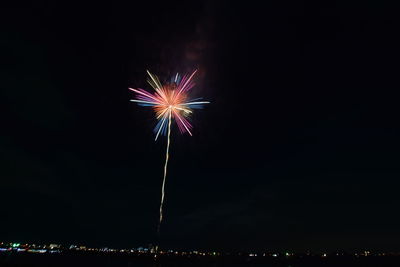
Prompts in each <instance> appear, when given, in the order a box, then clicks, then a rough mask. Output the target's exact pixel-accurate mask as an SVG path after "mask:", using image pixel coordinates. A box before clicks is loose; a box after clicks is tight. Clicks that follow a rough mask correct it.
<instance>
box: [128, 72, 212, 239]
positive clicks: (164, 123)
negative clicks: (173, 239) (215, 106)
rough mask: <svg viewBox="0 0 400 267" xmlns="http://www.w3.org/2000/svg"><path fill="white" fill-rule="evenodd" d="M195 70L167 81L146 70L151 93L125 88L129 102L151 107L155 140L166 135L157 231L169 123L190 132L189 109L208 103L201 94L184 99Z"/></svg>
mask: <svg viewBox="0 0 400 267" xmlns="http://www.w3.org/2000/svg"><path fill="white" fill-rule="evenodd" d="M196 72H197V70H196V71H194V72H193V73H192V74H190V75H189V74H185V75H183V76H182V77H181V76H180V75H179V74H178V73H177V74H176V75H175V76H173V77H172V78H171V81H170V82H169V83H165V84H161V82H160V80H159V79H158V77H157V76H155V75H153V74H151V73H150V72H149V71H147V74H148V75H149V79H148V80H147V82H148V83H149V84H150V85H151V87H153V89H154V90H155V92H154V93H150V92H148V91H146V90H143V89H140V88H139V89H133V88H129V90H132V91H133V92H135V93H136V98H135V99H132V100H131V101H132V102H136V103H138V104H139V105H140V106H146V107H152V108H153V110H154V112H155V114H156V119H157V120H158V122H157V124H156V126H155V128H154V133H155V136H156V137H155V140H157V139H158V137H159V136H160V135H164V136H165V135H166V136H167V149H166V154H165V164H164V177H163V183H162V187H161V202H160V219H159V223H158V228H157V231H158V233H159V232H160V226H161V222H162V219H163V204H164V196H165V191H164V189H165V180H166V178H167V167H168V160H169V146H170V143H171V140H170V136H171V124H172V121H175V123H176V125H177V126H178V128H179V131H180V132H181V133H182V134H183V133H188V134H189V135H192V128H193V126H192V124H191V123H190V122H189V121H188V117H189V116H190V115H191V114H192V113H193V109H200V108H202V107H203V105H204V104H208V103H210V102H208V101H201V98H196V99H191V100H189V99H188V96H187V92H188V91H189V90H190V89H191V88H193V86H194V85H195V84H194V82H193V77H194V75H195V74H196Z"/></svg>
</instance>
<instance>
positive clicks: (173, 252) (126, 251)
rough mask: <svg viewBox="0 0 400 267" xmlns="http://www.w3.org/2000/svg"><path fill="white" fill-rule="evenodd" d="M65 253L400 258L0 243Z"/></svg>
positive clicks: (6, 247)
mask: <svg viewBox="0 0 400 267" xmlns="http://www.w3.org/2000/svg"><path fill="white" fill-rule="evenodd" d="M14 252H19V253H38V254H45V253H65V252H88V253H90V252H97V253H119V254H134V255H160V256H161V255H165V256H186V257H188V256H189V257H190V256H211V257H217V256H240V257H252V258H253V257H271V258H294V257H307V256H308V257H321V258H327V257H343V256H352V257H369V256H400V252H399V253H396V252H386V253H383V252H379V253H372V252H371V251H369V250H361V251H359V252H355V253H345V252H333V253H326V252H323V253H311V252H307V253H293V252H288V251H287V252H261V253H256V252H253V253H243V252H242V253H228V252H224V253H223V252H216V251H199V250H191V251H177V250H171V249H169V250H158V251H156V247H155V246H152V245H149V246H147V247H138V248H131V249H115V248H108V247H102V248H91V247H87V246H83V245H69V246H63V245H60V244H47V245H37V244H28V243H6V242H0V253H14Z"/></svg>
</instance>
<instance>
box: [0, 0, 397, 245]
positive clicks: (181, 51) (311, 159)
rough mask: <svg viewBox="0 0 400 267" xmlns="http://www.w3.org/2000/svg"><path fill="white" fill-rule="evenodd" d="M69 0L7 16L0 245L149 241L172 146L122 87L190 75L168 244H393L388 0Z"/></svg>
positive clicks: (171, 179) (392, 57)
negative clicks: (188, 114)
mask: <svg viewBox="0 0 400 267" xmlns="http://www.w3.org/2000/svg"><path fill="white" fill-rule="evenodd" d="M72 2H73V1H32V3H31V4H27V5H22V4H15V5H14V6H8V7H6V8H4V9H3V10H2V15H1V18H0V21H1V26H0V28H1V36H0V44H1V53H2V56H1V72H0V84H1V91H0V102H1V105H0V114H1V115H0V118H1V128H0V129H1V133H0V181H1V184H0V196H1V201H2V204H1V218H0V239H1V240H3V241H20V242H36V243H40V242H43V243H47V242H52V243H54V242H55V243H63V244H71V243H73V244H85V245H88V246H98V247H100V246H108V247H138V246H142V245H147V244H149V243H154V242H155V241H156V240H157V235H156V226H157V221H158V205H159V201H160V187H161V181H162V171H163V169H162V167H163V162H164V152H165V146H166V140H165V138H162V139H161V140H159V141H157V142H154V135H153V133H152V129H153V127H154V125H155V123H156V121H155V118H154V115H153V113H152V112H151V110H149V109H148V108H143V107H138V106H137V105H135V104H134V103H131V102H129V100H130V99H131V98H132V97H133V96H134V94H132V92H130V91H129V90H128V87H134V88H137V87H141V88H146V89H149V88H150V87H149V86H148V85H147V83H146V78H147V77H146V72H145V71H146V69H149V70H150V71H152V72H153V73H155V74H158V75H159V76H160V78H161V79H167V78H169V77H170V75H172V74H174V73H176V72H177V71H178V72H186V71H191V70H193V69H195V68H198V69H199V75H198V76H197V86H196V87H195V88H194V89H193V90H192V93H193V96H203V97H204V98H205V99H207V100H210V101H211V102H212V103H211V104H209V105H208V106H207V107H206V108H205V109H204V110H200V111H197V112H196V113H195V115H194V116H193V121H194V126H195V128H194V136H193V137H190V136H188V135H180V134H179V131H178V129H176V128H174V129H173V134H172V144H171V158H170V165H169V176H168V177H167V185H166V193H167V195H166V202H165V217H164V219H165V220H164V224H163V225H162V228H161V232H162V236H161V245H162V246H163V247H168V248H181V249H183V248H207V249H208V248H209V249H221V250H232V249H233V250H245V249H277V250H279V249H289V250H302V251H304V250H308V249H310V250H316V251H321V250H325V249H327V250H335V249H347V250H352V249H372V250H400V242H399V240H400V228H399V225H400V214H399V212H398V209H399V205H400V196H399V193H398V192H399V187H400V180H399V174H400V168H399V160H400V152H399V151H400V139H399V137H400V128H399V114H400V112H399V106H398V101H399V100H398V97H397V94H396V93H395V92H396V91H397V90H398V88H399V75H398V65H399V47H400V46H399V45H400V42H399V37H398V36H399V27H398V11H397V10H396V8H395V7H394V6H391V5H390V4H389V1H358V2H355V1H338V2H330V1H329V3H325V2H324V1H313V2H309V1H305V2H303V1H266V3H264V4H261V3H258V2H259V1H257V2H256V1H247V2H246V1H240V2H235V1H228V0H225V1H212V0H209V1H180V2H175V1H161V2H159V3H157V2H154V1H141V2H138V1H129V3H128V2H127V3H122V2H119V3H116V2H118V1H108V2H100V1H96V2H93V3H89V2H86V3H85V4H84V3H83V2H84V1H80V2H79V3H72Z"/></svg>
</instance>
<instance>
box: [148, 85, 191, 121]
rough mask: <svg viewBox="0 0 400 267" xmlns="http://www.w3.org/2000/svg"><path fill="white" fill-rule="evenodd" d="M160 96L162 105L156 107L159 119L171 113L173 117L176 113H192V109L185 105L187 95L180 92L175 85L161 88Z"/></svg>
mask: <svg viewBox="0 0 400 267" xmlns="http://www.w3.org/2000/svg"><path fill="white" fill-rule="evenodd" d="M158 95H159V98H160V99H161V101H160V102H161V104H159V105H156V106H154V110H155V112H156V114H157V117H161V116H163V115H165V113H166V112H171V113H172V114H171V115H172V116H173V115H174V113H176V112H179V113H183V114H188V113H190V109H188V108H187V107H185V106H184V105H183V104H184V103H185V100H186V95H185V94H184V93H182V92H180V93H179V92H178V90H177V86H176V84H175V83H171V84H166V85H164V86H163V87H161V88H160V89H159V91H158Z"/></svg>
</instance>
